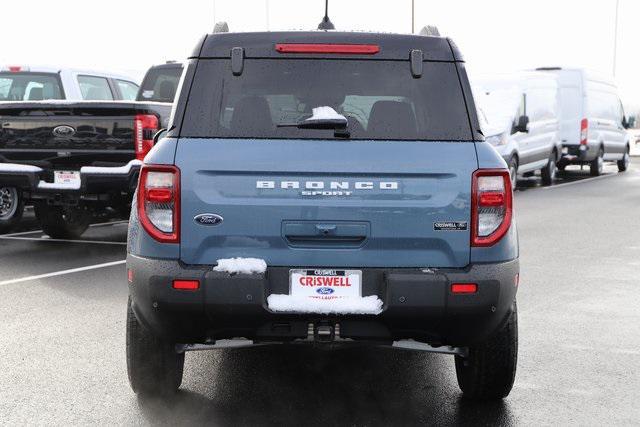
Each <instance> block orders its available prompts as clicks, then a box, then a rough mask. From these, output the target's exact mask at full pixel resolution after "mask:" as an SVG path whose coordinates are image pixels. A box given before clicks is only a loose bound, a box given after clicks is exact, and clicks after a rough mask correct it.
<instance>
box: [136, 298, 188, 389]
mask: <svg viewBox="0 0 640 427" xmlns="http://www.w3.org/2000/svg"><path fill="white" fill-rule="evenodd" d="M183 369H184V353H176V349H175V344H172V343H168V342H165V341H163V340H162V339H160V338H158V337H156V336H154V335H152V334H151V333H150V332H149V330H148V329H146V328H145V327H144V326H143V325H142V324H141V323H140V322H138V319H137V318H136V315H135V313H134V312H133V309H132V308H131V298H129V302H128V303H127V373H128V375H129V384H131V388H132V389H133V391H134V392H136V393H137V394H140V395H143V396H168V395H171V394H173V393H175V392H176V391H177V390H178V388H179V387H180V384H181V383H182V372H183Z"/></svg>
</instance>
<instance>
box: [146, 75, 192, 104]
mask: <svg viewBox="0 0 640 427" xmlns="http://www.w3.org/2000/svg"><path fill="white" fill-rule="evenodd" d="M181 75H182V67H158V68H152V69H151V70H149V72H148V73H147V75H146V76H144V81H143V82H142V86H141V87H140V91H139V92H138V97H137V100H138V101H155V102H173V98H174V97H175V95H176V89H177V88H178V82H179V81H180V76H181Z"/></svg>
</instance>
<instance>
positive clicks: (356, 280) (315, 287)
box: [289, 268, 362, 299]
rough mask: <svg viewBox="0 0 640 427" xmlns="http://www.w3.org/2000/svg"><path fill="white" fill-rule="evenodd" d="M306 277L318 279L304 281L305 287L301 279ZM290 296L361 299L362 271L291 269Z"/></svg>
mask: <svg viewBox="0 0 640 427" xmlns="http://www.w3.org/2000/svg"><path fill="white" fill-rule="evenodd" d="M305 277H311V278H318V279H304V283H306V284H304V285H303V282H301V278H305ZM320 278H323V279H320ZM323 282H324V283H323ZM321 289H323V290H321ZM289 295H291V296H302V297H305V296H306V297H311V298H324V299H333V298H343V297H357V298H360V297H362V270H353V269H330V268H329V269H328V268H296V269H291V270H289Z"/></svg>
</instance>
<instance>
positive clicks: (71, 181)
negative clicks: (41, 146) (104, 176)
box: [53, 171, 81, 187]
mask: <svg viewBox="0 0 640 427" xmlns="http://www.w3.org/2000/svg"><path fill="white" fill-rule="evenodd" d="M80 182H81V178H80V172H78V171H53V183H54V184H57V185H64V186H67V187H80Z"/></svg>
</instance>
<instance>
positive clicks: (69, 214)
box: [33, 202, 91, 239]
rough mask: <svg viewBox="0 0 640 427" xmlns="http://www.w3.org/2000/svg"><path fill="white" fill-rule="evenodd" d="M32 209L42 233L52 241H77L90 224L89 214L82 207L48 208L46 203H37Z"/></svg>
mask: <svg viewBox="0 0 640 427" xmlns="http://www.w3.org/2000/svg"><path fill="white" fill-rule="evenodd" d="M33 208H34V210H35V213H36V218H37V219H38V222H40V226H41V227H42V231H44V232H45V234H46V235H48V236H49V237H52V238H54V239H77V238H78V237H80V236H82V233H84V232H85V231H86V230H87V228H88V227H89V224H91V212H89V210H88V209H87V208H86V207H83V206H76V207H62V206H49V205H47V203H46V202H37V203H35V204H34V205H33Z"/></svg>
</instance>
